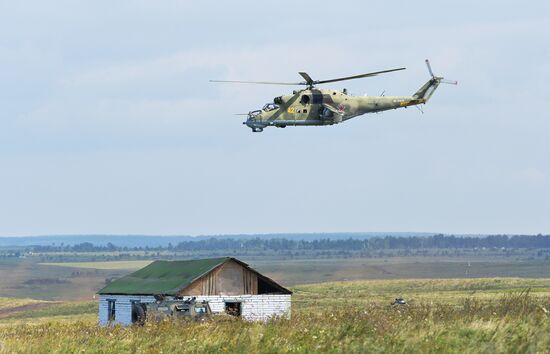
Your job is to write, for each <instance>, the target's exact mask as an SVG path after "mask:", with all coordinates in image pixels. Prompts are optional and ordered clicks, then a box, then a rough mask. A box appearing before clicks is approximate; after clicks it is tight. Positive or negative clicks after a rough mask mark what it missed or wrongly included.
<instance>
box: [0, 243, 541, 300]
mask: <svg viewBox="0 0 550 354" xmlns="http://www.w3.org/2000/svg"><path fill="white" fill-rule="evenodd" d="M94 257H95V258H98V260H97V261H94V262H92V261H84V260H82V261H74V262H45V261H44V258H43V257H42V256H40V255H38V256H34V257H27V258H14V259H0V273H1V274H2V277H1V279H0V297H9V298H32V299H36V300H57V301H76V300H90V299H92V298H93V296H94V294H95V293H96V292H97V291H98V290H99V289H101V288H102V287H104V286H105V285H106V284H107V283H108V282H109V281H110V280H112V279H116V278H119V277H122V276H124V275H126V274H128V273H129V272H132V271H134V270H136V269H138V268H141V267H143V266H145V265H147V264H149V263H150V262H152V259H148V260H143V259H128V260H120V261H106V260H104V259H102V258H101V256H100V255H99V254H94V253H92V254H88V255H87V256H86V257H85V258H83V259H89V258H94ZM72 258H75V259H78V256H77V255H73V256H72ZM239 258H240V259H242V260H243V261H245V262H247V263H249V264H250V265H251V266H252V267H253V268H255V269H257V270H258V271H259V272H261V273H263V274H265V275H267V276H268V277H270V278H272V279H274V280H276V281H277V282H280V283H281V284H283V285H284V286H292V285H296V284H307V283H322V282H334V281H353V280H369V279H370V280H374V279H422V278H428V279H433V278H483V277H485V278H487V277H523V278H550V262H548V261H543V260H525V259H514V258H507V257H489V256H479V255H472V256H468V257H464V256H461V257H443V256H433V257H418V256H404V257H375V258H287V257H257V256H255V257H253V256H249V257H239Z"/></svg>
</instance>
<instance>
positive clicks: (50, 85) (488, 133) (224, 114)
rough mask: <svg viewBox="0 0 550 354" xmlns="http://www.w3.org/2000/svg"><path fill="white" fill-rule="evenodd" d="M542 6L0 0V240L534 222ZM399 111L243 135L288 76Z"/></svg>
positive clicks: (538, 208) (545, 153)
mask: <svg viewBox="0 0 550 354" xmlns="http://www.w3.org/2000/svg"><path fill="white" fill-rule="evenodd" d="M549 10H550V4H549V3H548V2H546V1H531V2H528V3H523V4H518V3H517V2H515V1H514V2H512V1H485V2H483V3H479V2H478V1H461V2H454V3H444V2H436V1H424V2H423V1H421V2H409V1H394V2H391V4H389V3H383V2H365V1H340V2H337V3H332V5H330V4H328V3H327V4H324V3H323V4H322V3H319V2H313V1H301V2H294V1H292V2H291V1H278V2H276V3H269V5H266V3H264V2H258V1H256V2H248V1H233V2H227V3H221V2H214V1H201V2H186V1H162V2H158V1H144V0H142V1H132V2H129V1H119V2H113V1H101V0H99V1H97V0H96V1H54V2H44V1H20V2H9V1H2V2H0V124H1V125H0V166H1V167H0V168H1V170H0V235H4V236H9V235H30V234H69V233H78V234H80V233H82V234H84V233H85V234H89V233H114V234H135V233H139V234H216V233H262V232H323V231H326V232H330V231H430V232H432V231H433V232H448V233H539V232H541V233H548V232H550V218H549V217H548V215H550V142H549V137H550V123H549V114H548V112H547V107H546V104H547V102H548V97H549V96H550V89H549V85H548V82H549V79H550V27H549V26H548V23H550V11H549ZM425 58H430V59H431V62H432V66H433V68H434V71H435V72H436V74H441V75H444V76H446V77H448V78H449V79H456V80H459V82H460V84H459V86H457V87H454V86H443V87H441V88H440V89H439V90H438V91H437V92H436V93H435V95H434V96H433V98H432V101H431V102H430V103H429V105H427V106H426V107H425V108H424V110H425V114H423V115H422V114H420V113H419V112H418V110H416V109H414V108H409V109H403V110H396V111H392V112H387V113H382V114H377V115H366V116H362V117H360V118H356V119H354V120H351V121H349V122H347V123H345V124H341V125H337V126H333V127H314V128H299V127H296V128H291V127H289V128H287V129H284V130H283V129H266V130H265V131H264V133H262V134H252V133H251V132H250V131H249V129H247V128H246V127H244V126H243V125H242V124H241V122H242V117H238V116H234V115H233V113H244V112H248V111H249V110H252V109H256V108H259V107H261V106H262V105H263V104H264V103H266V102H269V101H271V100H272V98H273V97H275V96H278V95H280V94H283V93H286V92H287V91H291V90H292V88H291V87H289V88H287V87H280V86H275V87H270V86H265V87H263V86H262V87H258V86H246V85H240V86H238V85H223V84H212V83H209V82H208V80H209V79H228V80H231V79H241V80H278V81H295V80H299V79H300V78H299V77H298V75H297V72H298V71H307V72H308V73H309V74H310V75H312V76H313V77H314V78H320V79H322V78H331V77H334V76H341V75H353V74H359V73H363V72H368V71H375V70H383V69H387V68H393V67H401V66H405V67H407V70H406V71H403V72H399V73H392V74H388V75H385V76H379V77H376V78H369V79H364V80H356V81H350V82H346V83H338V84H334V85H332V86H331V87H335V88H338V89H341V88H344V87H346V88H347V89H348V90H349V91H350V92H351V93H353V94H357V95H363V94H369V95H377V94H380V93H381V92H382V91H384V90H385V92H386V95H407V94H412V93H413V92H415V91H416V90H417V89H418V87H420V86H421V85H422V84H423V83H424V82H425V81H426V80H427V79H428V74H427V71H426V68H425V66H424V62H423V61H424V59H425Z"/></svg>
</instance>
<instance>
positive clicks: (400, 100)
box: [243, 78, 439, 132]
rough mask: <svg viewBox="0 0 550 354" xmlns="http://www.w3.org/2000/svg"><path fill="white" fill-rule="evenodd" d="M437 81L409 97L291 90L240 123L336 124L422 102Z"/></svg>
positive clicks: (256, 125) (261, 125)
mask: <svg viewBox="0 0 550 354" xmlns="http://www.w3.org/2000/svg"><path fill="white" fill-rule="evenodd" d="M438 84H439V81H438V80H437V78H434V79H431V80H430V81H428V82H427V83H426V84H424V86H422V87H421V88H420V89H419V90H418V91H417V92H416V93H415V94H414V95H413V96H352V95H349V94H348V93H347V92H346V90H344V91H336V90H327V89H316V88H312V89H305V90H299V91H294V93H293V94H292V95H285V96H279V97H275V98H274V99H273V103H268V104H266V105H265V106H264V107H263V108H262V109H261V110H257V111H252V112H250V113H249V114H248V118H247V120H246V121H245V122H243V124H246V125H247V126H248V127H250V128H251V129H252V131H254V132H261V131H263V129H264V128H266V127H278V128H285V127H286V126H311V125H333V124H338V123H342V122H344V121H346V120H348V119H351V118H355V117H357V116H360V115H363V114H366V113H376V112H382V111H387V110H390V109H397V108H403V107H408V106H413V105H419V104H424V103H426V102H427V101H428V100H429V98H430V97H431V94H432V93H433V91H435V89H436V88H437V86H438Z"/></svg>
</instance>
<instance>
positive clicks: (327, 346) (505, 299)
mask: <svg viewBox="0 0 550 354" xmlns="http://www.w3.org/2000/svg"><path fill="white" fill-rule="evenodd" d="M293 290H294V291H295V295H294V296H293V308H292V311H293V313H292V318H291V319H290V320H284V319H277V320H273V321H270V322H268V323H253V322H245V321H239V320H231V319H227V318H224V317H216V318H214V319H213V320H212V321H211V322H206V323H187V322H170V321H167V322H161V323H147V324H146V325H145V326H144V327H118V326H117V327H114V328H101V327H99V326H97V324H96V321H97V318H96V317H95V316H94V315H92V313H94V312H95V311H96V307H95V304H94V303H93V302H87V303H70V304H64V305H63V306H66V307H65V310H66V311H65V312H64V314H63V315H62V316H60V317H52V318H50V317H49V316H52V315H54V314H59V312H60V311H57V310H59V309H61V308H63V307H62V306H61V305H56V306H59V307H57V308H56V307H55V306H52V307H51V309H49V310H46V309H44V311H43V312H41V313H37V317H25V315H18V316H13V317H12V318H13V320H16V318H17V321H16V322H9V323H5V324H3V325H2V327H1V330H0V352H33V353H46V352H58V353H69V352H70V353H73V352H89V353H96V352H121V353H134V352H137V353H159V352H163V353H170V352H193V353H202V352H206V353H218V352H222V353H223V352H241V353H245V352H246V353H248V352H253V353H260V352H262V353H276V352H277V353H279V352H283V353H284V352H292V353H312V352H333V353H364V352H370V353H387V352H392V353H411V352H420V353H423V352H424V353H436V352H438V353H439V352H445V353H478V352H481V353H494V352H499V353H507V352H508V353H517V352H533V353H535V352H548V351H549V350H550V279H517V278H497V279H495V278H489V279H465V280H457V279H448V280H445V279H432V280H429V279H423V280H373V281H353V282H336V283H325V284H311V285H300V286H295V287H293ZM398 296H403V297H405V298H406V299H407V300H410V304H409V305H408V306H399V307H393V306H390V305H389V302H390V301H391V300H392V299H393V298H395V297H398ZM56 309H57V310H56ZM29 324H32V325H29Z"/></svg>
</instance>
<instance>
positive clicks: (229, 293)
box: [98, 257, 292, 325]
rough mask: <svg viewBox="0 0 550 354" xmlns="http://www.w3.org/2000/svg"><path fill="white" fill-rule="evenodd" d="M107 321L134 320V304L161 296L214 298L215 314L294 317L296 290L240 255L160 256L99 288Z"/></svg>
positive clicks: (101, 311)
mask: <svg viewBox="0 0 550 354" xmlns="http://www.w3.org/2000/svg"><path fill="white" fill-rule="evenodd" d="M98 294H99V322H100V324H101V325H107V324H109V323H113V324H124V325H128V324H132V323H133V322H135V321H136V318H135V314H134V318H132V312H133V311H132V308H133V306H134V303H149V302H155V301H156V299H157V298H159V296H161V297H164V298H167V299H171V298H175V297H178V298H179V297H183V298H188V297H196V298H197V301H203V300H204V301H208V303H209V305H210V308H211V309H212V312H213V313H229V314H233V315H237V316H241V317H242V318H243V319H246V320H268V319H269V318H272V317H275V316H280V317H287V318H290V300H291V294H292V292H291V291H290V290H288V289H286V288H284V287H282V286H281V285H279V284H277V283H276V282H275V281H273V280H271V279H269V278H268V277H266V276H265V275H262V274H260V273H258V272H257V271H255V270H254V269H252V268H250V267H249V266H248V264H246V263H244V262H241V261H239V260H238V259H236V258H231V257H225V258H212V259H197V260H188V261H155V262H153V263H151V264H149V265H148V266H146V267H145V268H142V269H140V270H138V271H136V272H134V273H132V274H129V275H126V276H124V277H122V278H120V279H117V280H114V281H113V282H111V283H110V284H108V285H107V286H106V287H104V288H103V289H101V290H100V291H99V292H98Z"/></svg>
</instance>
